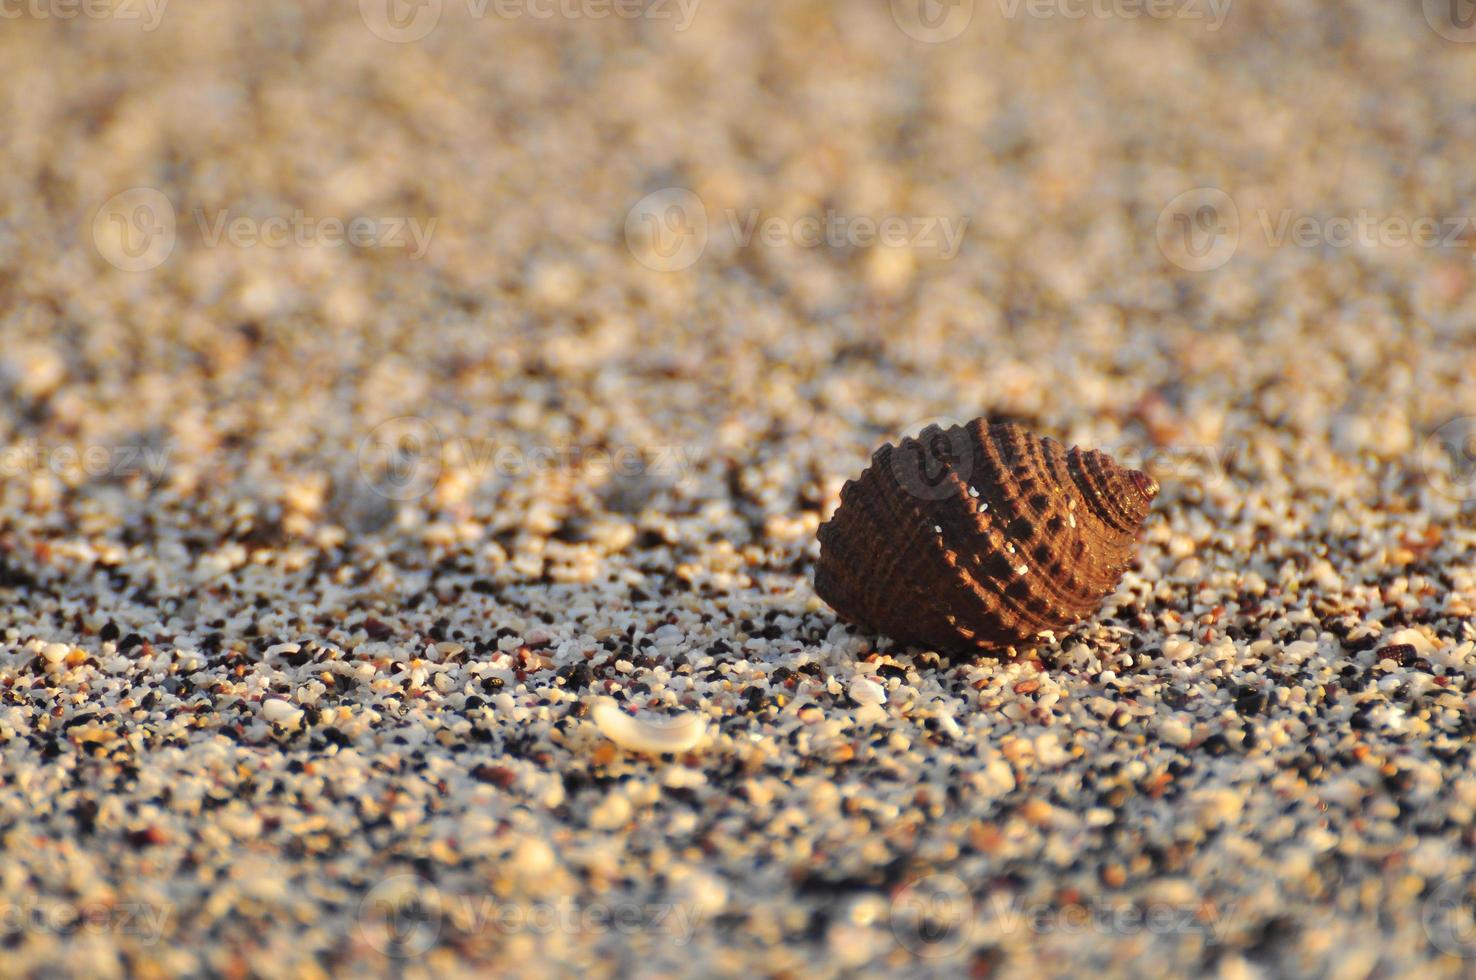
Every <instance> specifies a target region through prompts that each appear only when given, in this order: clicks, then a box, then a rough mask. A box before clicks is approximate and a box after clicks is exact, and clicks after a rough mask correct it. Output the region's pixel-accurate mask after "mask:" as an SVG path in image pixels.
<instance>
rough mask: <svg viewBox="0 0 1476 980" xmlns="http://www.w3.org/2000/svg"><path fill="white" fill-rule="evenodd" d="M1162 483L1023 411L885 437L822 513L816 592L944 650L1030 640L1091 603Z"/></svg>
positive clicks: (861, 618)
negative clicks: (1030, 425)
mask: <svg viewBox="0 0 1476 980" xmlns="http://www.w3.org/2000/svg"><path fill="white" fill-rule="evenodd" d="M1157 494H1158V484H1157V483H1156V482H1155V481H1154V480H1153V479H1152V478H1151V477H1149V476H1148V475H1147V474H1145V473H1140V472H1138V471H1137V470H1131V469H1127V468H1126V467H1123V466H1120V465H1118V464H1117V463H1116V462H1114V461H1113V460H1112V459H1111V458H1110V457H1108V456H1107V455H1106V454H1104V453H1101V452H1098V451H1096V450H1089V451H1082V450H1080V449H1076V448H1071V449H1067V448H1066V447H1065V446H1063V445H1062V444H1061V443H1059V442H1057V441H1056V440H1054V439H1042V438H1038V437H1036V436H1034V435H1031V434H1030V433H1028V432H1026V431H1025V430H1024V429H1021V428H1020V427H1019V426H1017V425H1014V424H1000V425H990V424H988V422H986V421H985V420H984V419H975V420H974V421H972V422H970V423H968V424H967V425H954V426H950V427H949V428H946V429H945V428H940V427H939V426H937V425H930V426H928V427H927V428H925V429H923V431H922V432H921V433H919V434H918V437H917V438H910V437H909V438H904V439H902V440H901V442H900V443H899V444H898V445H896V446H892V445H885V446H882V447H881V448H880V449H878V450H877V451H876V452H875V453H874V454H873V455H872V457H871V465H870V466H868V467H867V468H866V470H865V471H864V472H862V474H861V475H860V476H859V477H858V478H857V479H855V480H851V481H849V482H847V483H846V485H845V486H844V487H843V488H842V489H841V494H840V499H841V502H840V507H839V509H837V510H836V512H835V514H834V516H833V517H831V519H830V520H829V521H827V522H826V523H824V524H822V525H821V526H820V530H819V534H818V537H819V539H820V561H819V563H818V564H817V566H816V569H815V592H816V593H817V594H818V595H819V596H820V598H821V599H824V600H825V601H826V602H827V603H828V604H829V605H830V607H831V608H832V609H834V610H835V611H836V612H837V613H839V614H840V616H841V618H842V619H844V620H846V621H848V622H851V623H854V624H856V625H858V626H862V627H865V628H867V629H870V630H873V631H876V632H879V633H883V634H885V635H887V636H889V637H891V638H892V639H894V640H899V641H901V642H903V643H908V644H912V645H916V646H923V647H930V648H932V649H936V650H940V651H945V652H948V653H969V652H974V651H980V650H1002V649H1004V648H1008V647H1021V646H1028V645H1030V644H1032V643H1034V642H1036V641H1037V640H1038V638H1040V637H1041V636H1042V635H1043V634H1049V633H1051V632H1053V631H1055V630H1059V629H1062V628H1064V627H1066V626H1069V625H1071V624H1072V623H1075V622H1077V621H1078V620H1080V619H1082V618H1083V617H1085V616H1087V615H1089V614H1090V613H1092V612H1094V611H1095V610H1096V608H1097V607H1098V606H1099V605H1100V604H1101V602H1102V600H1103V599H1104V598H1106V597H1107V596H1108V595H1110V594H1111V593H1112V592H1113V591H1114V590H1115V589H1116V588H1117V583H1118V581H1119V580H1120V579H1121V578H1122V574H1123V572H1124V571H1126V570H1127V568H1128V566H1129V565H1130V564H1131V563H1132V560H1133V551H1134V547H1135V545H1136V539H1137V533H1138V528H1139V527H1140V526H1141V525H1142V523H1143V520H1144V519H1145V518H1146V517H1147V516H1148V511H1149V508H1150V507H1151V506H1152V503H1153V498H1154V497H1155V496H1156V495H1157Z"/></svg>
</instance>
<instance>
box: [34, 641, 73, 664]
mask: <svg viewBox="0 0 1476 980" xmlns="http://www.w3.org/2000/svg"><path fill="white" fill-rule="evenodd" d="M71 652H72V648H71V647H69V646H67V645H66V644H65V643H48V644H46V645H45V646H44V647H42V648H41V658H42V659H43V660H45V661H46V662H47V663H49V664H59V663H61V662H62V661H63V660H65V659H67V654H69V653H71Z"/></svg>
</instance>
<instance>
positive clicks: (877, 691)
mask: <svg viewBox="0 0 1476 980" xmlns="http://www.w3.org/2000/svg"><path fill="white" fill-rule="evenodd" d="M850 693H851V698H852V699H853V700H854V701H855V702H856V703H857V704H886V703H887V689H886V688H884V687H882V686H881V685H880V684H878V683H877V682H876V681H874V680H872V679H871V678H870V677H865V676H859V675H858V676H857V677H854V678H852V680H851V688H850Z"/></svg>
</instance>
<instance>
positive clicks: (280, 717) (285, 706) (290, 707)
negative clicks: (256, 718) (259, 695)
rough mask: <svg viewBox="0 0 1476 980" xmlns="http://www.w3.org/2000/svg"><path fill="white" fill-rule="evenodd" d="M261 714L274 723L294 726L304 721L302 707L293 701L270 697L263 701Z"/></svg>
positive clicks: (284, 726)
mask: <svg viewBox="0 0 1476 980" xmlns="http://www.w3.org/2000/svg"><path fill="white" fill-rule="evenodd" d="M261 716H262V717H263V718H265V719H266V720H267V721H269V722H271V723H272V724H274V725H281V726H282V727H283V728H294V727H296V726H297V724H298V723H299V722H301V721H302V709H301V708H299V707H297V705H295V704H293V703H292V702H291V701H284V700H283V699H281V698H268V699H267V700H265V701H263V702H262V703H261Z"/></svg>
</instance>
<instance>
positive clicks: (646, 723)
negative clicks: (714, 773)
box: [590, 698, 707, 755]
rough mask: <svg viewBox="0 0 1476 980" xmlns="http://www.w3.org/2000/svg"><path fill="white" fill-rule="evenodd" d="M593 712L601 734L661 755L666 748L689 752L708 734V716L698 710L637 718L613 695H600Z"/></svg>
mask: <svg viewBox="0 0 1476 980" xmlns="http://www.w3.org/2000/svg"><path fill="white" fill-rule="evenodd" d="M590 716H591V717H593V718H594V723H595V725H596V726H598V728H599V730H600V734H602V735H604V736H605V737H606V738H608V739H609V740H610V741H612V742H614V743H615V744H616V745H618V746H620V747H621V748H622V749H625V750H626V751H629V752H645V753H648V754H650V755H660V754H662V753H663V752H686V751H687V750H688V749H693V748H696V747H697V744H698V743H699V742H701V741H702V737H703V736H704V735H706V734H707V719H706V718H703V717H702V716H701V715H699V714H697V713H696V712H691V711H689V712H687V713H685V714H680V715H674V716H672V717H670V718H661V719H657V718H634V717H632V716H630V715H628V714H626V713H625V711H624V710H623V709H622V708H621V707H620V705H619V704H617V703H616V702H615V700H614V699H613V698H599V699H597V700H596V701H595V703H594V707H592V708H591V709H590Z"/></svg>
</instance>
